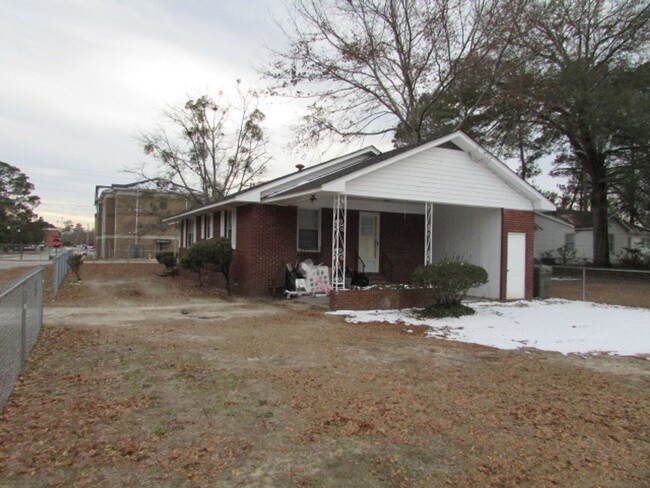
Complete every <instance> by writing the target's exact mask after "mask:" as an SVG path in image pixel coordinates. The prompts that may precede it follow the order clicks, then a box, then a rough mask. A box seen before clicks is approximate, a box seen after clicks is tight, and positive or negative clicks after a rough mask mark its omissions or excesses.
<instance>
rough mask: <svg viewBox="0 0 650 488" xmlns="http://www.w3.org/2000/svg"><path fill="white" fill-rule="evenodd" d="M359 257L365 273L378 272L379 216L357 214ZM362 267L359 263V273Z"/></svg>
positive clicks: (366, 213) (364, 213)
mask: <svg viewBox="0 0 650 488" xmlns="http://www.w3.org/2000/svg"><path fill="white" fill-rule="evenodd" d="M359 257H360V258H361V260H362V261H363V264H365V265H366V267H365V272H366V273H377V272H378V271H379V214H378V213H368V212H359ZM361 270H362V265H361V263H359V271H361Z"/></svg>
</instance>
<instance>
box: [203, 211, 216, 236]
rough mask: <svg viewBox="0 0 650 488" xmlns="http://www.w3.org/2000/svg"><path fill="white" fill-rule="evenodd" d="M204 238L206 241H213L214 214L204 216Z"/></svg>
mask: <svg viewBox="0 0 650 488" xmlns="http://www.w3.org/2000/svg"><path fill="white" fill-rule="evenodd" d="M203 226H204V229H205V230H204V231H203V234H204V235H203V237H204V238H205V239H212V238H213V237H214V214H212V213H209V214H206V215H204V216H203Z"/></svg>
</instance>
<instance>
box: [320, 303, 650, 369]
mask: <svg viewBox="0 0 650 488" xmlns="http://www.w3.org/2000/svg"><path fill="white" fill-rule="evenodd" d="M467 305H469V306H470V307H472V308H473V309H474V310H476V314H475V315H471V316H467V317H461V318H458V319H455V318H446V319H420V318H418V317H417V315H416V311H415V310H401V311H400V310H369V311H350V310H340V311H337V312H331V313H333V314H337V315H345V316H346V317H347V318H346V320H347V321H348V322H352V323H361V322H388V323H391V324H398V323H402V324H406V325H418V326H426V327H429V328H430V330H429V331H428V333H427V335H429V336H431V337H438V338H442V339H449V340H455V341H461V342H471V343H475V344H482V345H485V346H491V347H496V348H499V349H517V348H521V347H534V348H536V349H541V350H544V351H557V352H561V353H563V354H569V353H582V354H586V353H595V352H606V353H609V354H616V355H625V356H628V355H645V354H650V310H648V309H644V308H631V307H619V306H614V305H602V304H598V303H591V302H576V301H568V300H557V299H549V300H535V301H517V302H509V303H500V302H470V303H467Z"/></svg>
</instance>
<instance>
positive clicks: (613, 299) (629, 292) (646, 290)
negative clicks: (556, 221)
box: [550, 266, 650, 308]
mask: <svg viewBox="0 0 650 488" xmlns="http://www.w3.org/2000/svg"><path fill="white" fill-rule="evenodd" d="M550 296H551V297H553V298H565V299H567V300H583V301H590V302H597V303H606V304H610V305H624V306H628V307H645V308H650V271H640V270H631V269H610V268H591V267H583V266H553V275H552V278H551V289H550Z"/></svg>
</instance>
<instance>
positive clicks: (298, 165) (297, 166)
mask: <svg viewBox="0 0 650 488" xmlns="http://www.w3.org/2000/svg"><path fill="white" fill-rule="evenodd" d="M296 168H298V171H302V170H303V169H305V165H304V164H296Z"/></svg>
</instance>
